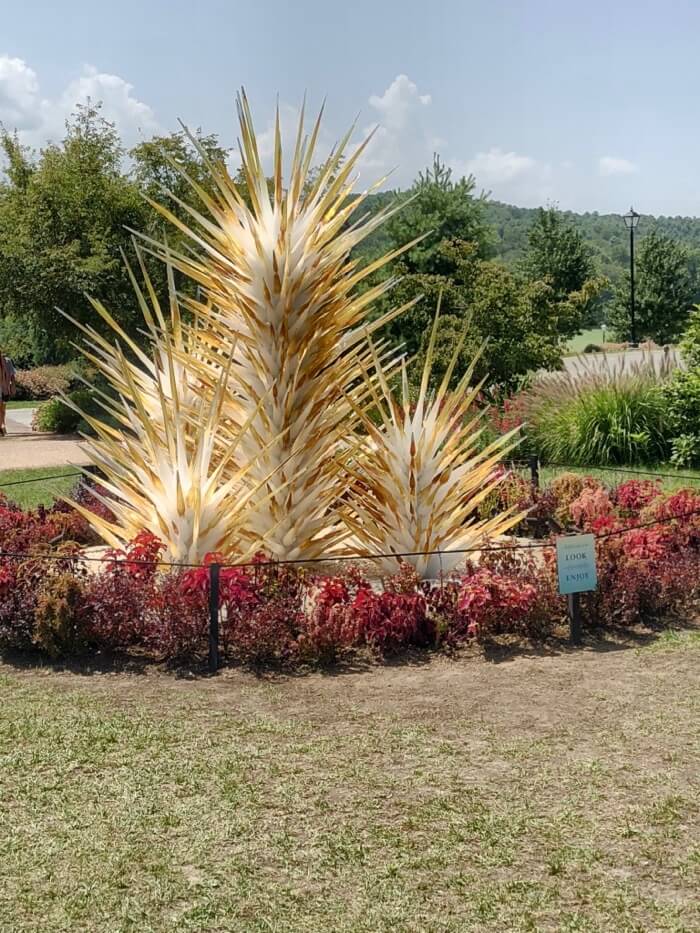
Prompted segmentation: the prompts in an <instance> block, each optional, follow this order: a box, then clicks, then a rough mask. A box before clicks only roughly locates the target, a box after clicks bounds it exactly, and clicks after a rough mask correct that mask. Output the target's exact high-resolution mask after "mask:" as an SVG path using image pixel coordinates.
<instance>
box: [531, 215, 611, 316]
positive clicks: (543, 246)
mask: <svg viewBox="0 0 700 933" xmlns="http://www.w3.org/2000/svg"><path fill="white" fill-rule="evenodd" d="M522 267H523V271H524V273H525V274H526V276H527V278H529V279H532V280H534V279H545V280H547V281H548V282H549V284H550V285H551V286H552V288H553V289H554V294H555V295H556V296H557V298H558V299H559V300H560V301H561V300H563V299H564V298H566V296H567V295H569V293H570V292H577V291H580V290H581V289H582V288H583V285H584V283H585V282H586V281H588V279H590V278H592V277H593V275H594V274H595V269H594V266H593V258H592V256H591V251H590V250H589V248H588V247H587V246H586V244H585V243H584V242H583V238H582V237H581V234H580V233H579V232H578V230H576V228H575V227H574V226H573V225H572V224H567V223H566V222H565V220H564V218H563V217H562V215H561V214H560V212H559V211H558V210H556V208H554V207H549V208H547V209H545V208H542V207H541V208H539V210H538V211H537V217H536V219H535V222H534V223H533V225H532V226H531V227H530V230H529V231H528V235H527V253H526V255H525V259H524V260H523V263H522Z"/></svg>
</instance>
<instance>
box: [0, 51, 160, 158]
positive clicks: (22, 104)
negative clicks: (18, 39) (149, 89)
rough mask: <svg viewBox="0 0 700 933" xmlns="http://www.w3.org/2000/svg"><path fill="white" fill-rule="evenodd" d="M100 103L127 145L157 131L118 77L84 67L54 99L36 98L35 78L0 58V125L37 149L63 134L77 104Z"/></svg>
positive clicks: (24, 65) (152, 118)
mask: <svg viewBox="0 0 700 933" xmlns="http://www.w3.org/2000/svg"><path fill="white" fill-rule="evenodd" d="M88 98H89V99H91V100H92V101H93V102H94V103H97V102H98V101H102V103H103V107H102V113H103V114H104V116H105V117H106V118H107V119H108V120H112V121H113V122H114V123H115V124H116V125H117V129H118V130H119V133H120V134H121V136H122V138H123V139H124V141H125V142H126V144H127V145H130V144H132V143H135V142H136V141H137V140H138V139H139V138H140V137H141V135H142V134H143V135H151V134H153V133H155V132H159V131H160V130H161V126H160V124H159V123H158V121H157V119H156V116H155V114H154V112H153V110H152V109H151V107H149V106H148V104H145V103H144V102H143V101H141V100H139V99H138V98H137V97H136V96H135V95H134V87H133V85H131V84H129V82H128V81H125V80H124V78H121V77H119V75H113V74H107V73H105V72H100V71H98V70H97V68H95V67H93V66H92V65H86V66H85V67H84V69H83V72H82V74H81V75H79V76H78V77H77V78H75V79H74V80H73V81H71V82H70V84H69V85H68V86H67V87H66V88H65V89H64V90H63V91H61V92H60V93H59V94H58V95H57V96H56V97H55V98H53V99H51V98H48V97H43V96H42V95H41V89H40V85H39V79H38V77H37V75H36V72H35V71H34V70H33V69H32V68H30V66H29V65H28V64H27V63H26V62H25V61H23V60H22V59H21V58H11V57H10V56H8V55H0V122H1V123H2V124H3V125H4V126H5V128H6V129H8V130H10V131H13V130H15V129H16V130H17V131H18V133H19V135H20V137H21V139H22V140H23V142H25V143H29V144H30V145H32V146H41V145H43V144H44V143H46V142H47V140H49V139H56V138H57V137H60V136H61V135H62V133H63V124H64V121H65V119H66V117H68V116H69V115H70V114H71V112H72V111H73V110H74V109H75V106H76V104H78V103H85V102H86V101H87V100H88Z"/></svg>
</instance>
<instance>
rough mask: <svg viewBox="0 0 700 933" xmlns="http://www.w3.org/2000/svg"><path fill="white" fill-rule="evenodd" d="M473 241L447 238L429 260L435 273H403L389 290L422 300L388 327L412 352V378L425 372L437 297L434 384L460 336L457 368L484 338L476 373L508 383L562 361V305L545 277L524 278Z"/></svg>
mask: <svg viewBox="0 0 700 933" xmlns="http://www.w3.org/2000/svg"><path fill="white" fill-rule="evenodd" d="M478 252H479V251H478V247H477V246H476V245H475V244H471V243H465V242H463V241H461V240H453V241H444V242H443V243H441V244H440V246H439V247H438V248H437V249H436V251H435V254H434V257H433V264H434V268H436V269H439V270H440V271H439V274H422V275H416V274H414V275H411V274H408V275H406V276H404V277H403V278H402V279H401V281H400V282H399V284H398V285H397V287H396V288H395V289H394V290H393V291H392V292H391V293H390V294H391V296H392V299H393V302H394V304H403V303H404V302H407V301H410V300H411V299H413V298H417V297H420V301H418V302H417V303H416V304H415V305H414V306H413V307H412V308H410V309H409V310H408V311H407V312H405V313H404V314H403V315H401V316H400V317H398V318H396V319H395V320H394V321H393V322H392V324H391V325H390V333H391V336H392V338H393V340H395V341H396V340H401V341H402V342H403V346H404V348H405V349H406V351H407V352H408V354H409V355H411V356H416V361H415V364H414V366H413V367H412V370H411V372H412V374H413V375H414V376H415V375H416V374H417V373H419V372H420V371H422V365H423V359H424V355H425V350H426V346H427V340H428V334H429V332H430V325H431V321H432V319H433V317H434V314H435V308H436V306H437V303H438V299H439V300H440V302H441V317H440V322H439V326H438V332H437V345H436V352H435V361H434V365H433V378H434V380H436V381H439V380H440V379H441V378H442V375H443V373H444V371H445V368H446V366H447V363H448V361H449V360H450V359H451V356H452V353H453V350H454V345H455V342H456V340H457V339H458V337H459V336H460V335H461V334H462V333H463V332H464V330H465V329H466V330H467V338H466V340H465V343H464V348H463V350H462V352H461V354H460V357H459V362H458V365H457V366H456V368H455V378H457V379H458V378H459V376H460V375H461V374H462V373H463V372H464V369H465V368H466V366H467V365H468V364H469V362H470V361H471V359H472V357H473V354H474V352H475V350H476V349H477V348H478V347H479V346H480V345H481V344H482V343H483V342H484V341H487V344H486V348H485V351H484V353H483V355H482V357H481V360H480V362H479V364H478V366H477V369H476V374H477V376H478V377H481V376H486V375H488V377H489V380H490V382H492V383H496V384H499V385H502V386H507V387H512V386H513V385H515V384H516V383H517V381H518V380H519V379H520V377H522V376H523V375H524V374H525V373H527V372H529V371H530V370H533V369H540V368H553V367H556V366H557V365H558V364H559V363H560V361H561V351H562V341H561V336H560V330H561V328H560V325H559V321H558V317H557V314H558V313H559V311H560V309H561V305H560V304H559V303H558V302H557V301H556V297H555V295H554V292H553V290H552V288H551V286H549V285H548V284H547V283H545V282H542V281H537V282H523V281H522V280H521V279H519V278H518V277H516V276H515V275H514V274H513V273H512V272H510V271H509V270H508V269H506V268H505V267H504V266H502V265H501V264H500V263H497V262H494V261H492V260H487V259H481V258H480V257H479V254H478Z"/></svg>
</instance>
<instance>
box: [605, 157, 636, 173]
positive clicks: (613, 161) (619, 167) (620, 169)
mask: <svg viewBox="0 0 700 933" xmlns="http://www.w3.org/2000/svg"><path fill="white" fill-rule="evenodd" d="M637 171H639V166H637V165H635V163H634V162H630V160H629V159H619V158H616V157H615V156H602V158H600V159H598V172H599V174H600V175H603V176H608V175H633V174H634V173H635V172H637Z"/></svg>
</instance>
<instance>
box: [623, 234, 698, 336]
mask: <svg viewBox="0 0 700 933" xmlns="http://www.w3.org/2000/svg"><path fill="white" fill-rule="evenodd" d="M697 300H698V276H697V272H696V270H695V264H694V262H693V261H692V259H691V256H690V253H689V251H688V250H687V249H686V247H684V246H683V245H682V244H680V243H678V242H677V241H675V240H672V239H671V238H670V237H668V236H665V235H664V234H663V233H659V232H658V231H657V230H653V229H652V230H651V231H650V232H649V233H647V235H646V236H645V237H644V239H643V240H642V243H641V246H640V248H639V252H638V254H637V262H636V267H635V314H636V324H637V336H638V337H639V338H640V339H646V340H654V341H656V343H660V344H665V343H672V342H673V341H675V340H677V339H678V337H679V336H680V335H681V334H682V332H683V330H684V328H685V326H686V324H687V323H688V317H689V314H690V309H691V307H692V305H693V304H694V303H695V302H696V301H697ZM610 322H611V324H612V326H613V328H614V330H615V332H616V334H617V336H618V338H619V339H620V340H628V339H629V337H630V328H631V308H630V280H629V273H628V274H627V275H626V276H625V278H624V280H623V281H622V282H621V283H620V284H619V285H618V287H617V288H616V290H615V300H614V304H613V307H612V312H611V315H610Z"/></svg>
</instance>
